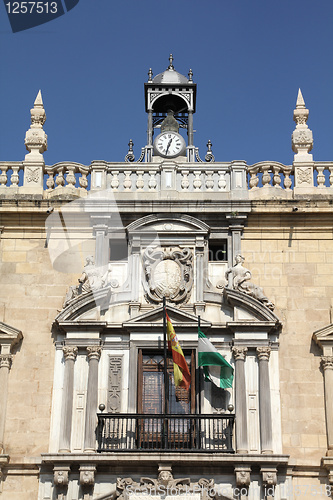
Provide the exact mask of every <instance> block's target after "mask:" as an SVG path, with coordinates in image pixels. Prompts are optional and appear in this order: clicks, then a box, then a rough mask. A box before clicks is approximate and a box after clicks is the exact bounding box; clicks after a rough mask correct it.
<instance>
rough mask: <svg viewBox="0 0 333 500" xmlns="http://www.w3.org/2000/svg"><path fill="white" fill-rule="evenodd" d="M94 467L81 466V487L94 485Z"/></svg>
mask: <svg viewBox="0 0 333 500" xmlns="http://www.w3.org/2000/svg"><path fill="white" fill-rule="evenodd" d="M95 472H96V467H95V466H91V465H81V467H80V484H81V486H93V485H94V483H95Z"/></svg>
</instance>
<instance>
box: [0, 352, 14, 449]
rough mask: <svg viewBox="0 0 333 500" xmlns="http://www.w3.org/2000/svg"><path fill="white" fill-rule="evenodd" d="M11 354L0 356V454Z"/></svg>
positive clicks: (3, 433)
mask: <svg viewBox="0 0 333 500" xmlns="http://www.w3.org/2000/svg"><path fill="white" fill-rule="evenodd" d="M12 360H13V355H12V354H0V388H1V389H0V454H1V453H3V444H4V443H3V442H4V435H5V422H6V408H7V388H8V374H9V370H10V367H11V364H12Z"/></svg>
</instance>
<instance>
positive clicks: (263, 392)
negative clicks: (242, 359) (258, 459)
mask: <svg viewBox="0 0 333 500" xmlns="http://www.w3.org/2000/svg"><path fill="white" fill-rule="evenodd" d="M270 353H271V348H270V347H257V355H258V359H259V415H260V441H261V453H263V454H264V455H270V454H272V453H273V444H272V411H271V387H270V383H269V366H268V361H269V355H270Z"/></svg>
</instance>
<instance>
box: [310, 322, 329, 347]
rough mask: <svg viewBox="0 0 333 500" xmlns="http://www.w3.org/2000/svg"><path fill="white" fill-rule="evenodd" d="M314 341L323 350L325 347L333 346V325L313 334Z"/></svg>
mask: <svg viewBox="0 0 333 500" xmlns="http://www.w3.org/2000/svg"><path fill="white" fill-rule="evenodd" d="M313 340H314V341H315V342H316V343H317V344H318V345H319V347H321V348H323V345H324V344H325V345H328V346H333V323H331V324H330V325H327V326H324V328H321V329H320V330H317V331H316V332H314V334H313Z"/></svg>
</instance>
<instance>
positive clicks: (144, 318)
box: [123, 305, 212, 332]
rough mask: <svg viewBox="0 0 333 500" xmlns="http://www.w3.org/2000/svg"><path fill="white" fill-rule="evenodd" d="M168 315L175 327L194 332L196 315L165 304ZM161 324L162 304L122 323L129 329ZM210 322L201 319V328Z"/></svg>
mask: <svg viewBox="0 0 333 500" xmlns="http://www.w3.org/2000/svg"><path fill="white" fill-rule="evenodd" d="M166 309H167V312H168V316H169V318H170V320H171V322H172V324H173V326H174V328H175V329H181V328H193V331H194V332H196V331H197V328H198V317H197V316H195V315H194V314H190V313H188V312H185V311H182V310H180V309H177V308H175V307H173V306H169V305H168V306H167V308H166ZM162 324H163V306H159V307H157V308H156V309H154V310H153V311H149V312H146V313H143V314H140V315H139V316H136V317H135V318H131V319H130V320H128V321H125V322H124V323H123V327H124V328H127V329H129V330H133V329H141V328H142V329H145V330H146V329H147V328H152V327H158V328H160V327H161V325H162ZM211 326H212V323H211V322H210V321H206V320H204V319H201V327H202V328H210V327H211Z"/></svg>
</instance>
